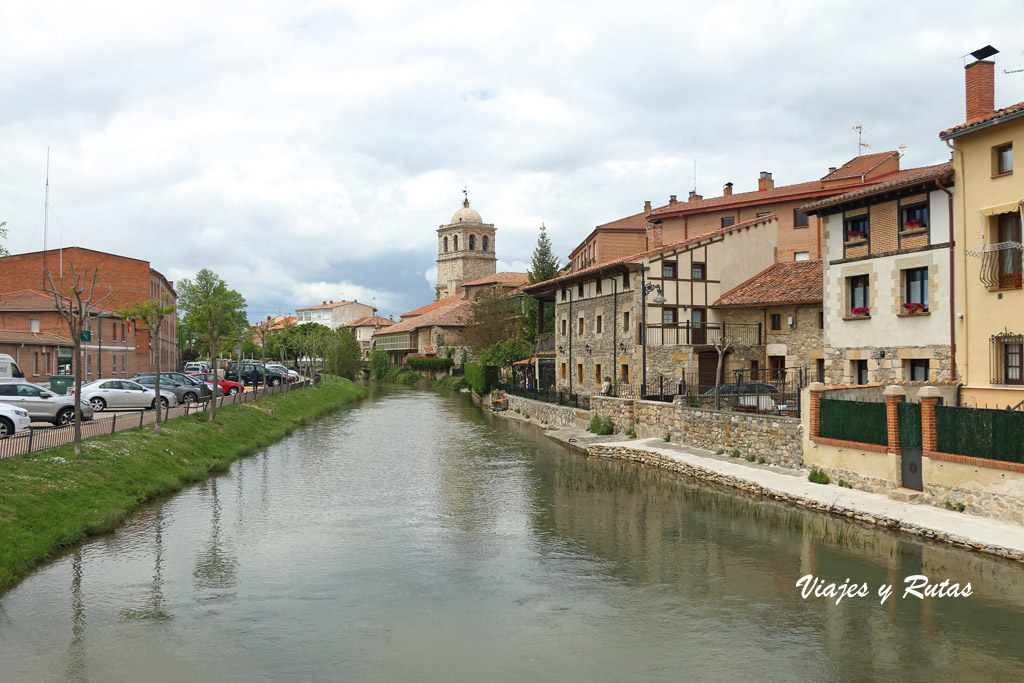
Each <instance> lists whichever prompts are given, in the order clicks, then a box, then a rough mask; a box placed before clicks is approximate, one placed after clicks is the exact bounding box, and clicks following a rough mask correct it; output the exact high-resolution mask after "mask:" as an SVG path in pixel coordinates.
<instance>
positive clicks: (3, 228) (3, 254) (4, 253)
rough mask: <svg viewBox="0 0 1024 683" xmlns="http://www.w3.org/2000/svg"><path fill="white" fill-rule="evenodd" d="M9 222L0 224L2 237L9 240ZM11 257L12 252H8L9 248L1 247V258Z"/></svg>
mask: <svg viewBox="0 0 1024 683" xmlns="http://www.w3.org/2000/svg"><path fill="white" fill-rule="evenodd" d="M6 226H7V221H4V222H3V223H0V237H2V238H3V239H7V227H6ZM10 255H11V252H9V251H7V247H0V258H7V257H8V256H10Z"/></svg>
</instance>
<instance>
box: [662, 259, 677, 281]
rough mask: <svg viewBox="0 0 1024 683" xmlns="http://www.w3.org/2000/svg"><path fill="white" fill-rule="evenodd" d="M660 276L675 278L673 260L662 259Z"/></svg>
mask: <svg viewBox="0 0 1024 683" xmlns="http://www.w3.org/2000/svg"><path fill="white" fill-rule="evenodd" d="M661 276H662V277H664V278H675V276H676V264H675V262H673V261H662V263H661Z"/></svg>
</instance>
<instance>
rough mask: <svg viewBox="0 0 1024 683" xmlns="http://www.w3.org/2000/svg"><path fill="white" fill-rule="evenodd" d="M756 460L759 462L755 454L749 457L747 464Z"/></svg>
mask: <svg viewBox="0 0 1024 683" xmlns="http://www.w3.org/2000/svg"><path fill="white" fill-rule="evenodd" d="M755 460H757V458H755V457H754V454H753V453H751V454H750V455H748V456H747V462H754V461H755Z"/></svg>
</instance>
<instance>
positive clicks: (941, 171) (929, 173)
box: [800, 161, 953, 213]
mask: <svg viewBox="0 0 1024 683" xmlns="http://www.w3.org/2000/svg"><path fill="white" fill-rule="evenodd" d="M952 174H953V162H952V161H947V162H945V163H942V164H935V165H933V166H921V167H920V168H908V169H906V170H905V171H897V172H896V173H890V174H888V175H886V176H883V177H882V178H881V179H880V182H877V183H874V184H873V185H869V186H867V187H862V188H860V189H857V190H853V191H852V192H844V193H843V194H840V195H836V196H834V197H829V198H828V199H822V200H820V201H817V202H812V203H810V204H807V205H806V206H801V207H800V210H801V211H803V212H804V213H817V212H818V211H819V210H821V209H823V208H825V207H829V206H835V205H837V204H843V203H845V202H848V201H850V200H851V199H856V198H858V197H867V196H870V195H874V194H882V193H884V192H887V191H889V190H892V189H894V188H897V187H903V186H906V185H916V184H918V183H923V182H927V181H929V180H933V179H935V178H942V177H943V176H947V175H952Z"/></svg>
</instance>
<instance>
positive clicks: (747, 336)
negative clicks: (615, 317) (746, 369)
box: [647, 321, 763, 346]
mask: <svg viewBox="0 0 1024 683" xmlns="http://www.w3.org/2000/svg"><path fill="white" fill-rule="evenodd" d="M723 340H724V341H728V340H732V342H733V343H734V344H739V345H742V346H760V345H761V344H762V343H763V342H762V341H761V323H695V322H691V321H686V322H681V323H660V324H650V325H648V326H647V344H648V345H649V346H714V345H715V344H720V343H724V341H723Z"/></svg>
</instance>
